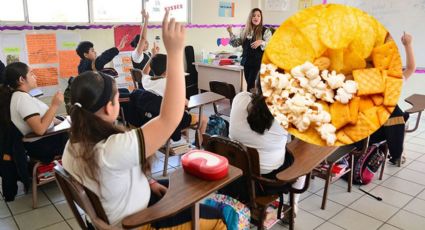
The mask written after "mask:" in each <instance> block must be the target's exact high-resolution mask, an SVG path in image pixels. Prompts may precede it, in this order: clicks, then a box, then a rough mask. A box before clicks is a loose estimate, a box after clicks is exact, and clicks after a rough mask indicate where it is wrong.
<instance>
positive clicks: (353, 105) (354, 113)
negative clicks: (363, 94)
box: [348, 96, 360, 125]
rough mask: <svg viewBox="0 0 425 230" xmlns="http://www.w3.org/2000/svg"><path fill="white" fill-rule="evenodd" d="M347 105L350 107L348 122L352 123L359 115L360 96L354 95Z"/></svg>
mask: <svg viewBox="0 0 425 230" xmlns="http://www.w3.org/2000/svg"><path fill="white" fill-rule="evenodd" d="M348 107H349V108H350V124H353V125H354V124H356V123H357V118H358V115H359V108H360V97H356V96H354V97H353V98H352V99H351V100H350V102H349V103H348Z"/></svg>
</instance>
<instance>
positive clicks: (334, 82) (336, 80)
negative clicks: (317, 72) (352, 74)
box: [322, 71, 345, 89]
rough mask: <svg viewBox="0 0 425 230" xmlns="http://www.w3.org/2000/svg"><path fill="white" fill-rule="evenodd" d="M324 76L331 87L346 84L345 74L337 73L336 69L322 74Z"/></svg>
mask: <svg viewBox="0 0 425 230" xmlns="http://www.w3.org/2000/svg"><path fill="white" fill-rule="evenodd" d="M322 77H323V78H324V79H325V80H326V82H327V83H328V85H329V86H330V87H331V89H337V88H340V87H342V85H343V84H344V80H345V76H344V74H336V72H335V71H332V73H331V74H327V75H326V74H322Z"/></svg>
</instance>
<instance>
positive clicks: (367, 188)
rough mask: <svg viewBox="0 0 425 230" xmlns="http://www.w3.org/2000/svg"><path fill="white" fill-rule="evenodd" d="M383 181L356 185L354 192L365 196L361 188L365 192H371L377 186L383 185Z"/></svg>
mask: <svg viewBox="0 0 425 230" xmlns="http://www.w3.org/2000/svg"><path fill="white" fill-rule="evenodd" d="M382 183H383V181H380V180H373V181H372V183H369V184H367V185H361V186H359V185H355V186H353V190H354V191H356V192H359V193H361V194H364V192H362V191H360V190H359V188H360V187H361V188H362V189H363V190H365V191H366V192H370V191H371V190H372V189H374V188H375V187H376V186H378V185H379V184H382Z"/></svg>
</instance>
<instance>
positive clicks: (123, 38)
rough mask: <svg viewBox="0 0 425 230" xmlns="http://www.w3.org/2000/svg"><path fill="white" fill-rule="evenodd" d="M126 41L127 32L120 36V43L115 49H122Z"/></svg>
mask: <svg viewBox="0 0 425 230" xmlns="http://www.w3.org/2000/svg"><path fill="white" fill-rule="evenodd" d="M127 42H128V34H126V35H125V36H124V37H122V38H121V41H120V44H119V45H118V47H117V49H118V50H119V51H121V50H122V49H124V47H125V45H126V44H127Z"/></svg>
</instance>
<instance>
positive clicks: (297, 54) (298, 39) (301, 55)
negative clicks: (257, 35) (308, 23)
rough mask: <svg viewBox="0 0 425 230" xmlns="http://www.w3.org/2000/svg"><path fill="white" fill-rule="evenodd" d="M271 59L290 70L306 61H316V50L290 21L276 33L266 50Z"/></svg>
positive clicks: (277, 64) (282, 67)
mask: <svg viewBox="0 0 425 230" xmlns="http://www.w3.org/2000/svg"><path fill="white" fill-rule="evenodd" d="M265 53H266V55H267V57H268V58H269V59H270V61H271V62H272V63H273V64H275V65H276V66H278V67H279V68H281V69H284V70H286V71H289V70H290V69H292V68H293V67H295V66H297V65H301V64H303V63H305V62H306V61H309V62H313V61H314V56H315V54H314V50H313V48H312V47H311V45H310V43H309V42H308V41H307V39H306V38H305V37H304V36H303V35H302V34H301V32H299V30H298V29H297V28H296V27H295V26H294V25H293V24H292V23H291V22H290V21H286V22H284V23H283V24H282V25H281V26H280V27H279V28H278V29H277V30H276V32H275V33H274V35H273V37H272V38H271V40H270V42H269V43H268V44H267V48H266V50H265Z"/></svg>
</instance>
